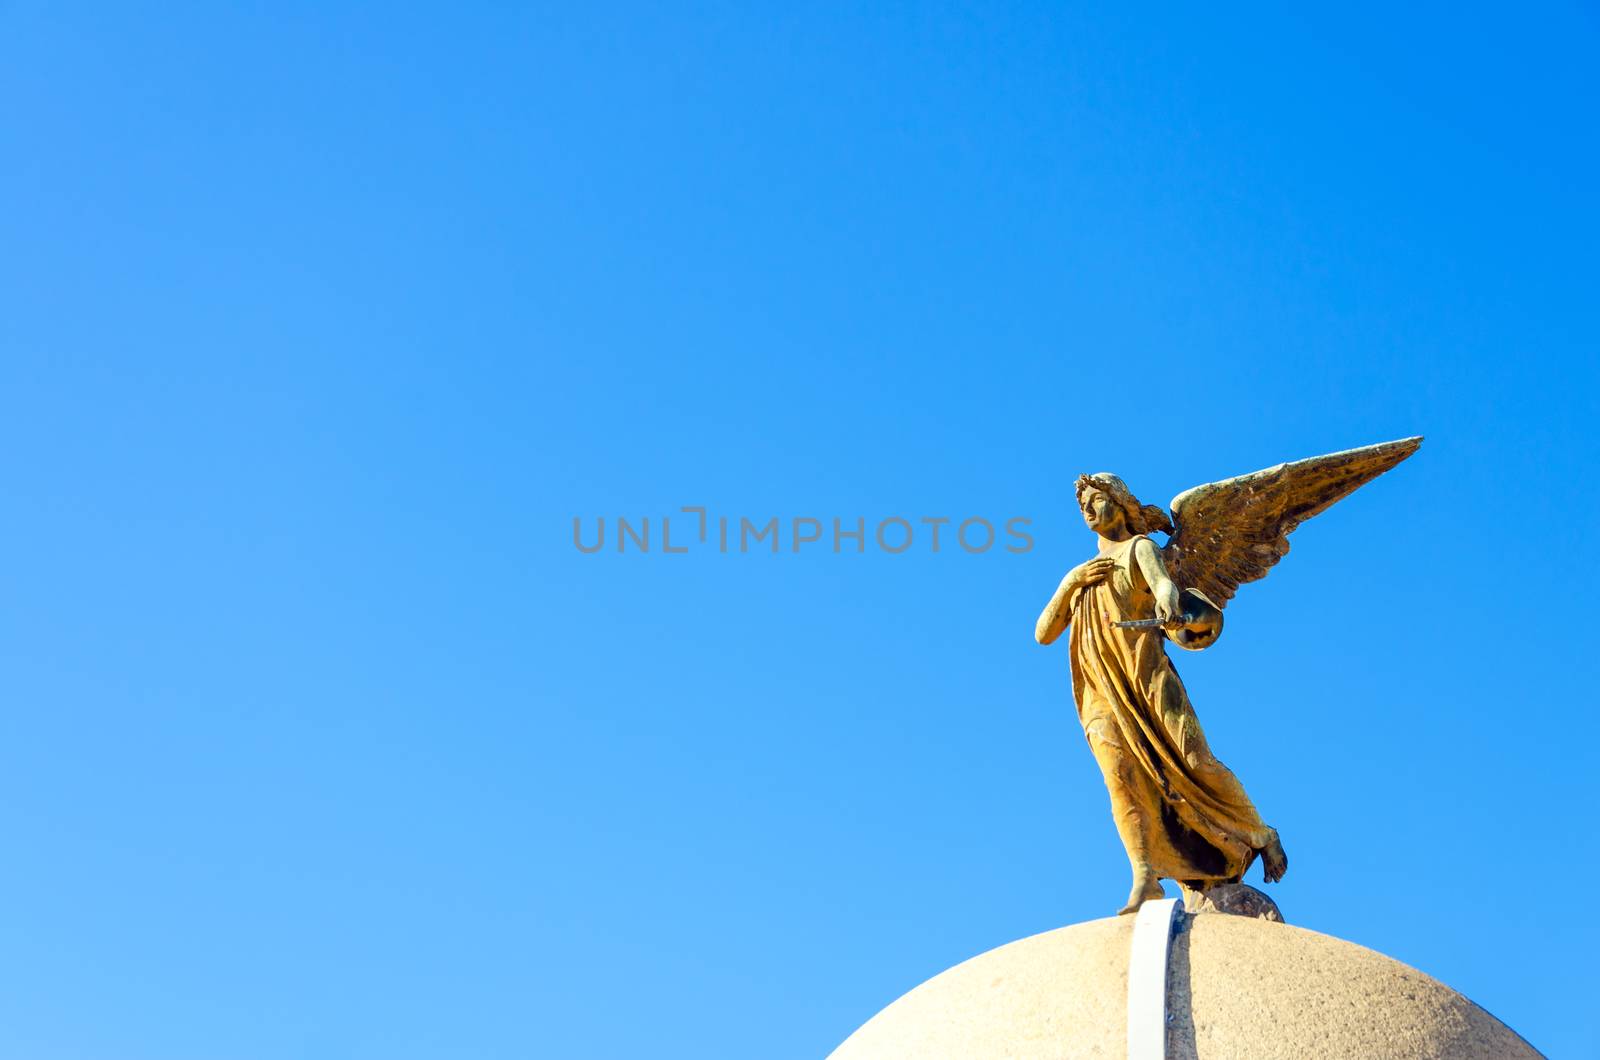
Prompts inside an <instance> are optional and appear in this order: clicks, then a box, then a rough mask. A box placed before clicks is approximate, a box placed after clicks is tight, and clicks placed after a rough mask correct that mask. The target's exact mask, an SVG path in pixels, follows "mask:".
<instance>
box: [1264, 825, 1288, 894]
mask: <svg viewBox="0 0 1600 1060" xmlns="http://www.w3.org/2000/svg"><path fill="white" fill-rule="evenodd" d="M1288 871H1289V855H1287V854H1285V853H1284V852H1283V843H1282V841H1280V840H1279V839H1278V830H1277V829H1276V828H1274V829H1273V830H1272V839H1271V841H1270V842H1268V843H1267V845H1266V846H1264V847H1262V848H1261V878H1262V879H1264V880H1266V881H1267V882H1268V883H1277V882H1278V881H1279V880H1281V879H1283V874H1284V873H1286V872H1288Z"/></svg>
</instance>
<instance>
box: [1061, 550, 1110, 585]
mask: <svg viewBox="0 0 1600 1060" xmlns="http://www.w3.org/2000/svg"><path fill="white" fill-rule="evenodd" d="M1116 569H1117V561H1116V560H1114V559H1111V558H1109V557H1107V556H1101V557H1100V558H1099V559H1091V560H1089V561H1088V562H1087V563H1080V564H1079V565H1078V566H1076V567H1074V568H1072V573H1071V574H1069V575H1067V578H1068V579H1069V580H1070V581H1071V582H1072V583H1073V584H1074V585H1076V586H1077V587H1078V588H1080V589H1085V588H1088V587H1089V586H1091V585H1095V584H1097V583H1099V582H1103V581H1105V580H1106V579H1107V578H1109V577H1111V572H1112V571H1114V570H1116Z"/></svg>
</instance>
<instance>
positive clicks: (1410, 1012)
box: [833, 914, 1539, 1060]
mask: <svg viewBox="0 0 1600 1060" xmlns="http://www.w3.org/2000/svg"><path fill="white" fill-rule="evenodd" d="M1132 928H1133V923H1132V918H1130V917H1113V918H1109V919H1106V920H1094V921H1090V922H1089V923H1086V924H1076V925H1073V926H1072V927H1066V928H1061V929H1059V930H1057V931H1049V932H1046V933H1044V934H1042V935H1035V936H1033V937H1032V938H1026V939H1023V940H1021V941H1020V942H1013V943H1011V944H1010V945H1007V946H1001V947H1000V948H999V949H995V950H990V951H989V952H988V953H985V954H983V955H982V956H979V957H974V958H973V959H972V960H970V961H967V962H965V963H964V964H959V965H957V966H956V967H954V968H951V969H950V970H949V971H947V972H944V973H943V974H941V975H937V976H935V977H934V978H932V979H930V980H928V981H927V982H926V983H923V984H922V985H921V986H919V987H917V988H916V989H915V990H912V991H911V992H910V993H908V994H906V995H905V996H904V997H902V998H901V999H900V1000H898V1001H896V1002H894V1003H893V1004H892V1005H890V1006H889V1007H888V1008H886V1009H884V1010H883V1011H882V1012H880V1013H878V1014H877V1015H876V1016H874V1017H873V1018H872V1019H871V1020H869V1021H868V1022H867V1023H866V1024H865V1025H863V1026H862V1027H861V1028H860V1029H859V1030H858V1031H856V1033H854V1034H852V1035H851V1036H850V1037H849V1039H848V1040H846V1041H845V1043H844V1044H843V1045H841V1046H840V1047H839V1048H838V1049H837V1050H836V1051H835V1052H834V1053H833V1057H834V1058H835V1060H911V1058H916V1060H957V1058H960V1060H972V1058H984V1060H990V1058H1001V1057H1008V1058H1015V1060H1033V1058H1038V1060H1044V1058H1046V1057H1048V1058H1051V1060H1070V1058H1075V1057H1121V1056H1123V1055H1124V1054H1125V1048H1126V1046H1125V1043H1126V1040H1127V990H1128V978H1127V969H1128V946H1129V942H1130V940H1131V936H1132ZM1167 991H1168V996H1169V998H1170V999H1171V1002H1170V1007H1169V1013H1170V1015H1171V1019H1170V1020H1169V1023H1168V1028H1169V1029H1168V1046H1167V1050H1168V1055H1169V1056H1171V1057H1175V1058H1183V1057H1187V1058H1195V1060H1252V1058H1262V1060H1272V1058H1278V1057H1282V1058H1285V1060H1291V1058H1292V1060H1305V1058H1308V1057H1317V1058H1319V1060H1344V1058H1351V1060H1355V1058H1360V1060H1371V1058H1374V1057H1385V1058H1392V1060H1446V1058H1450V1060H1479V1058H1482V1060H1488V1058H1491V1057H1492V1058H1496V1060H1525V1058H1536V1057H1538V1055H1539V1054H1538V1053H1537V1052H1535V1051H1534V1050H1533V1049H1532V1048H1530V1047H1529V1045H1528V1044H1527V1043H1526V1042H1524V1041H1523V1040H1522V1039H1521V1038H1519V1037H1518V1036H1517V1035H1516V1034H1515V1033H1514V1032H1513V1031H1511V1030H1510V1029H1509V1028H1508V1027H1506V1026H1505V1025H1504V1024H1503V1023H1501V1022H1500V1021H1498V1020H1496V1019H1495V1018H1494V1017H1493V1016H1491V1015H1489V1013H1487V1012H1485V1011H1484V1010H1483V1009H1481V1008H1479V1007H1478V1006H1477V1005H1474V1004H1473V1003H1472V1002H1471V1001H1468V1000H1467V999H1466V998H1464V997H1462V996H1461V995H1460V994H1458V993H1456V992H1455V991H1454V990H1451V989H1450V988H1449V987H1447V986H1445V985H1444V984H1442V983H1440V982H1439V981H1438V980H1436V979H1432V978H1430V977H1429V976H1426V975H1423V974H1422V973H1421V972H1419V971H1417V970H1416V969H1414V968H1409V967H1407V966H1406V965H1403V964H1401V963H1399V962H1398V961H1394V960H1391V959H1390V958H1388V957H1385V956H1383V955H1382V954H1379V953H1375V952H1373V951H1372V950H1369V949H1366V948H1364V947H1361V946H1357V945H1355V944H1354V943H1350V942H1345V941H1343V940H1341V939H1336V938H1332V937H1330V936H1327V935H1320V934H1318V933H1316V932H1314V931H1306V930H1304V929H1302V928H1297V927H1290V926H1289V925H1286V924H1275V923H1270V922H1268V921H1265V920H1258V919H1254V918H1248V917H1238V916H1217V915H1210V914H1207V915H1201V916H1195V917H1185V918H1184V927H1183V929H1182V930H1181V931H1180V932H1179V934H1178V935H1177V937H1176V938H1174V939H1173V944H1172V955H1171V959H1170V961H1169V965H1168V975H1167Z"/></svg>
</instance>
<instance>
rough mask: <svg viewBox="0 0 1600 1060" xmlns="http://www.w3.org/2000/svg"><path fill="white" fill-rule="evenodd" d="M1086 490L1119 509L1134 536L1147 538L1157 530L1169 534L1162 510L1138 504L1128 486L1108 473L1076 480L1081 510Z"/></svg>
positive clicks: (1168, 527)
mask: <svg viewBox="0 0 1600 1060" xmlns="http://www.w3.org/2000/svg"><path fill="white" fill-rule="evenodd" d="M1089 490H1099V491H1100V492H1101V493H1104V494H1105V495H1106V496H1107V497H1110V498H1111V500H1112V503H1114V504H1115V505H1116V506H1117V507H1118V508H1121V509H1122V514H1123V515H1124V516H1126V517H1127V520H1128V529H1129V530H1131V531H1133V532H1134V533H1136V534H1148V533H1151V532H1153V531H1156V530H1160V531H1161V532H1162V533H1164V534H1170V533H1172V520H1170V519H1169V518H1167V512H1166V509H1165V508H1162V507H1161V506H1160V505H1157V504H1140V503H1139V498H1137V497H1135V496H1134V495H1133V492H1132V491H1131V490H1129V489H1128V484H1127V483H1126V482H1123V481H1122V480H1121V479H1120V478H1118V477H1117V476H1115V475H1113V474H1112V473H1111V472H1109V471H1097V472H1095V473H1094V474H1093V475H1079V476H1078V488H1077V496H1078V507H1080V508H1082V507H1083V495H1084V494H1085V493H1087V492H1088V491H1089Z"/></svg>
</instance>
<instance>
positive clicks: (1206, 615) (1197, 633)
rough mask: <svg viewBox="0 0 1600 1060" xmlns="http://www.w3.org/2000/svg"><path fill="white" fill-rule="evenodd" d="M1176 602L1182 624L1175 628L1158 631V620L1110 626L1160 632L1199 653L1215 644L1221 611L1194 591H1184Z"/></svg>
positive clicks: (1159, 621) (1202, 594) (1219, 633)
mask: <svg viewBox="0 0 1600 1060" xmlns="http://www.w3.org/2000/svg"><path fill="white" fill-rule="evenodd" d="M1178 601H1179V605H1180V606H1181V607H1182V609H1183V624H1182V625H1180V626H1178V627H1177V628H1176V629H1162V624H1161V620H1160V619H1159V618H1136V619H1133V620H1131V621H1128V622H1116V623H1113V625H1115V626H1116V627H1117V628H1118V629H1158V630H1162V632H1164V633H1165V634H1166V635H1167V639H1168V640H1170V641H1172V643H1174V644H1176V645H1177V646H1178V647H1180V648H1186V649H1188V650H1189V651H1199V650H1200V649H1201V648H1209V647H1210V646H1211V645H1212V644H1215V643H1216V640H1217V638H1218V637H1220V636H1221V635H1222V608H1220V607H1218V606H1217V605H1216V604H1214V603H1212V602H1211V600H1210V598H1209V597H1207V596H1206V595H1205V594H1204V593H1202V592H1200V591H1199V590H1198V589H1185V590H1184V591H1183V592H1182V594H1181V595H1180V596H1179V597H1178Z"/></svg>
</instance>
